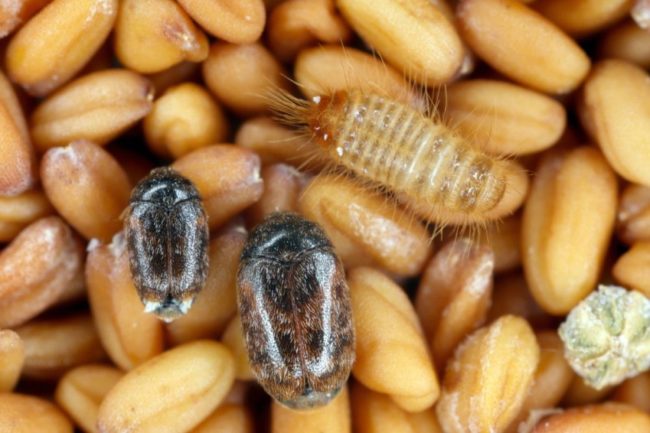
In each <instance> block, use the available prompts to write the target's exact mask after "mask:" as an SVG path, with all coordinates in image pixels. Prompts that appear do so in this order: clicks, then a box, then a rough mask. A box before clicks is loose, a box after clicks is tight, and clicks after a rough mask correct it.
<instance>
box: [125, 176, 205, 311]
mask: <svg viewBox="0 0 650 433" xmlns="http://www.w3.org/2000/svg"><path fill="white" fill-rule="evenodd" d="M125 231H126V241H127V248H128V252H129V264H130V267H131V274H132V275H133V282H134V284H135V287H136V289H137V291H138V295H139V296H140V299H141V300H142V303H143V304H144V306H145V311H146V312H148V313H150V312H153V313H154V314H156V315H157V316H158V317H160V318H161V319H162V320H164V321H165V322H171V321H172V320H174V319H176V318H178V317H179V316H181V315H183V314H185V313H187V311H188V310H189V309H190V307H191V306H192V302H193V301H194V298H195V296H196V295H197V293H198V292H199V291H200V290H201V289H202V288H203V285H204V284H205V279H206V276H207V270H208V236H209V234H208V224H207V217H206V215H205V211H204V210H203V205H202V204H201V198H200V197H199V193H198V191H197V190H196V187H195V186H194V185H193V184H192V182H190V181H189V180H188V179H186V178H184V177H183V176H181V175H180V174H178V173H177V172H175V171H174V170H172V169H170V168H167V167H164V168H156V169H154V170H152V171H151V173H150V174H149V176H147V177H146V178H145V179H143V180H141V181H140V182H139V183H138V184H137V185H136V186H135V188H134V189H133V192H132V193H131V199H130V200H129V209H128V214H127V216H126V221H125Z"/></svg>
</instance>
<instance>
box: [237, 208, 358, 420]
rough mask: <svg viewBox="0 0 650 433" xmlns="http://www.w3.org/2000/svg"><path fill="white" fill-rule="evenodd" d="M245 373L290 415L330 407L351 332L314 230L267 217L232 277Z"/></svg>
mask: <svg viewBox="0 0 650 433" xmlns="http://www.w3.org/2000/svg"><path fill="white" fill-rule="evenodd" d="M237 285H238V301H239V312H240V314H241V320H242V326H243V331H244V336H245V341H246V346H247V348H248V356H249V359H250V364H251V368H252V370H253V373H254V374H255V376H256V377H257V380H258V382H259V383H260V384H261V385H262V387H263V388H264V389H265V390H266V392H268V393H269V394H270V395H271V396H272V397H273V398H275V399H276V400H278V401H279V402H280V403H282V404H284V405H286V406H288V407H290V408H292V409H307V408H312V407H316V406H321V405H324V404H326V403H327V402H328V401H330V400H331V399H332V398H333V397H334V396H336V394H337V393H338V392H339V391H340V389H341V387H343V386H344V385H345V382H346V380H347V379H348V376H349V375H350V370H351V369H352V364H353V362H354V327H353V323H352V308H351V305H350V294H349V291H348V286H347V283H346V281H345V274H344V271H343V266H342V264H341V262H340V260H339V259H338V257H337V256H336V255H335V253H334V251H333V247H332V244H331V243H330V241H329V239H328V238H327V236H326V235H325V233H324V232H323V230H322V229H321V228H320V227H319V226H318V225H316V224H314V223H312V222H310V221H307V220H305V219H304V218H302V217H301V216H299V215H296V214H292V213H275V214H272V215H270V216H268V217H267V218H266V219H265V220H264V221H263V222H262V223H261V224H260V225H258V226H257V227H256V228H255V229H254V230H253V231H252V232H251V234H250V236H249V238H248V241H247V243H246V245H245V246H244V250H243V252H242V256H241V263H240V267H239V274H238V277H237Z"/></svg>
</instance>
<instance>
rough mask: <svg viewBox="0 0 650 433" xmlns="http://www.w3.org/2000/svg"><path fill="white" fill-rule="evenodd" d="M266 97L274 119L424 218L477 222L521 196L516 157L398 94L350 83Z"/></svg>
mask: <svg viewBox="0 0 650 433" xmlns="http://www.w3.org/2000/svg"><path fill="white" fill-rule="evenodd" d="M268 99H269V107H270V109H271V111H272V112H273V113H274V115H275V117H276V119H278V120H279V121H280V122H282V123H284V124H286V125H288V126H291V127H293V128H297V129H298V130H299V131H301V132H302V133H304V134H306V135H308V136H309V137H310V138H311V139H312V140H313V141H314V142H316V143H317V144H318V145H319V147H320V148H321V149H322V150H323V151H324V152H325V153H326V154H327V155H328V157H329V159H330V160H331V161H333V162H334V163H335V164H336V165H338V166H341V167H343V168H344V169H346V170H347V171H349V172H352V173H354V174H355V175H356V176H357V177H358V178H360V179H362V180H364V181H366V182H367V183H368V184H369V185H372V186H375V187H380V188H382V189H384V190H387V191H388V192H391V193H393V194H394V195H395V196H396V197H397V198H398V199H399V200H400V201H402V202H404V203H406V204H407V205H408V206H409V207H411V208H412V209H413V210H414V211H415V212H416V213H419V214H421V215H422V216H423V217H425V218H426V219H428V220H430V221H434V222H436V223H441V224H442V225H445V224H450V223H451V224H461V225H464V224H476V223H479V224H483V223H485V222H486V221H489V220H492V219H496V218H500V217H502V216H504V215H505V214H507V213H510V212H511V211H513V210H514V209H515V208H516V207H517V205H518V204H519V203H520V198H523V193H524V191H513V187H512V186H511V185H510V179H511V178H512V177H513V171H514V172H515V173H514V176H515V177H518V178H519V179H518V180H520V181H521V179H522V177H521V176H523V177H524V178H525V174H523V171H521V170H519V169H518V167H517V166H516V165H514V164H513V163H512V162H510V161H508V160H505V159H504V158H501V157H497V156H494V155H490V154H488V153H486V152H484V151H482V150H481V149H478V148H477V147H476V146H473V145H472V144H470V142H469V141H468V140H466V139H465V138H463V137H462V136H460V135H459V134H457V133H455V132H454V131H453V130H452V129H451V128H449V127H448V126H447V125H445V124H444V123H443V122H441V121H438V120H437V119H435V118H433V117H428V116H427V115H425V114H423V113H422V112H420V111H417V110H415V109H413V108H412V107H410V106H408V105H406V104H404V103H402V102H400V101H397V100H393V99H390V98H387V97H385V96H380V95H378V94H374V93H364V92H361V91H359V90H354V89H351V90H339V91H336V92H334V93H332V94H331V95H324V96H316V97H314V98H313V99H312V101H306V100H303V99H299V98H296V97H294V96H292V95H290V94H288V93H286V92H284V91H279V90H278V91H273V92H271V93H270V94H269V98H268ZM518 171H521V173H519V172H518ZM523 184H524V185H527V181H526V182H523ZM514 189H516V188H514ZM523 189H525V188H523ZM513 197H514V198H513Z"/></svg>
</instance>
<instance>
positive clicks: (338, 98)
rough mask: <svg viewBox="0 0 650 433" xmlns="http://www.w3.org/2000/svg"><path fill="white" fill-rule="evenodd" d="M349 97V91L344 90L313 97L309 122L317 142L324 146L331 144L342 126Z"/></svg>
mask: <svg viewBox="0 0 650 433" xmlns="http://www.w3.org/2000/svg"><path fill="white" fill-rule="evenodd" d="M347 99H348V98H347V92H346V91H344V90H340V91H338V92H335V93H333V94H331V95H323V96H314V97H313V98H312V101H313V103H314V105H313V108H312V109H311V110H309V114H308V118H307V124H308V125H309V130H310V131H311V133H312V134H313V136H314V138H315V139H316V142H317V143H318V144H319V145H321V146H322V147H324V148H327V147H329V146H330V143H332V141H333V140H334V136H335V134H336V132H337V131H338V130H339V129H340V128H341V122H342V120H343V116H344V114H345V103H346V101H347Z"/></svg>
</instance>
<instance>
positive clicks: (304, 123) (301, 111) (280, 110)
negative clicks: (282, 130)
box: [264, 88, 313, 132]
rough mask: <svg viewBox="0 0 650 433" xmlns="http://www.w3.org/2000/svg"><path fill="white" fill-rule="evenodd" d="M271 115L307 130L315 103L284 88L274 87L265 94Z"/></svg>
mask: <svg viewBox="0 0 650 433" xmlns="http://www.w3.org/2000/svg"><path fill="white" fill-rule="evenodd" d="M264 98H265V99H266V101H267V106H268V107H269V110H270V111H271V117H272V118H273V119H274V120H276V121H277V122H278V123H280V124H282V125H285V126H288V127H290V128H292V129H296V130H299V131H304V132H307V131H308V129H309V117H310V113H311V112H312V110H313V104H312V103H311V102H309V101H306V100H304V99H301V98H297V97H295V96H293V95H292V94H291V93H289V92H287V91H286V90H284V89H280V88H272V89H270V90H269V91H268V92H266V94H265V95H264Z"/></svg>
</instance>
